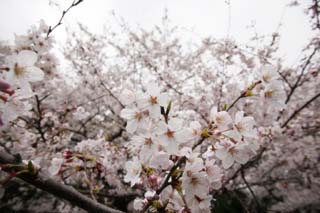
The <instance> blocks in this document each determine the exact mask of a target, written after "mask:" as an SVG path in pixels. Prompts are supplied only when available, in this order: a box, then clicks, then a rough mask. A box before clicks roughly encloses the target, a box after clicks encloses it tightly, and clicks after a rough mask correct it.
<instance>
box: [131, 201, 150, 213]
mask: <svg viewBox="0 0 320 213" xmlns="http://www.w3.org/2000/svg"><path fill="white" fill-rule="evenodd" d="M147 202H148V201H147V200H143V199H140V198H136V199H135V200H134V201H133V208H134V209H135V210H137V211H142V210H143V208H144V206H145V205H146V203H147Z"/></svg>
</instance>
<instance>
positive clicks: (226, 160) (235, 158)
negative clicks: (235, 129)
mask: <svg viewBox="0 0 320 213" xmlns="http://www.w3.org/2000/svg"><path fill="white" fill-rule="evenodd" d="M216 157H217V158H218V159H220V160H221V161H222V166H223V168H224V169H228V168H230V167H231V166H232V165H233V163H234V162H238V163H240V164H244V163H246V162H247V161H248V160H249V154H248V150H247V149H246V145H245V144H233V143H232V142H231V141H230V140H223V141H222V143H221V145H218V146H217V151H216Z"/></svg>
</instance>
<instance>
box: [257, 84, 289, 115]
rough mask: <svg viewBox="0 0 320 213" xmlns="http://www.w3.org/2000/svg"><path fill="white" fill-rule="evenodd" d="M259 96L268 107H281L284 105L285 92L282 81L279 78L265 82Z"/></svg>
mask: <svg viewBox="0 0 320 213" xmlns="http://www.w3.org/2000/svg"><path fill="white" fill-rule="evenodd" d="M260 97H261V98H262V100H263V101H264V103H265V104H266V105H267V106H268V107H270V108H279V109H283V108H285V106H286V104H285V100H286V93H285V91H284V89H283V87H282V82H281V81H279V80H275V81H272V82H271V83H269V84H267V85H266V86H265V88H264V90H262V91H261V93H260Z"/></svg>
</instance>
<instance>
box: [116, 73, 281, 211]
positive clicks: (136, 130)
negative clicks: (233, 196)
mask: <svg viewBox="0 0 320 213" xmlns="http://www.w3.org/2000/svg"><path fill="white" fill-rule="evenodd" d="M271 68H273V67H270V69H271ZM270 69H267V70H265V69H263V72H262V78H264V81H265V83H266V85H264V86H265V87H264V90H263V91H262V93H263V94H264V95H263V96H262V97H265V98H268V99H267V100H268V101H270V102H271V103H279V102H281V100H279V96H277V95H275V94H276V93H277V92H278V91H276V89H277V87H273V85H275V84H273V83H274V81H276V80H274V81H272V80H273V79H276V78H277V77H278V76H277V75H275V74H274V73H273V72H272V71H273V70H270ZM266 72H267V73H266ZM276 83H278V82H276ZM257 84H258V83H257ZM270 85H271V86H270ZM254 87H255V86H252V87H250V88H248V89H247V91H245V92H246V93H250V94H251V92H252V91H251V90H253V89H254ZM266 93H267V94H268V95H265V94H266ZM123 95H124V97H125V100H126V103H125V104H126V107H125V108H124V109H123V110H122V111H121V116H122V117H123V118H124V119H126V120H127V126H126V129H127V131H128V132H129V133H131V134H133V137H132V139H131V142H130V144H129V145H128V146H129V147H130V148H131V151H132V153H137V155H136V156H134V157H133V159H132V160H131V161H129V162H127V163H126V171H127V174H126V176H125V178H124V180H125V181H126V182H129V183H130V184H131V186H132V187H133V186H137V187H138V186H145V190H147V192H146V193H145V198H144V199H143V200H139V199H138V200H136V201H135V207H136V208H137V209H138V210H142V209H143V208H145V207H146V206H148V205H149V203H150V202H152V203H153V204H154V207H155V208H158V209H161V208H162V209H167V210H175V211H182V210H185V211H191V212H210V201H211V195H210V193H211V192H212V191H213V190H215V189H219V187H221V184H222V177H223V172H222V171H223V170H225V169H228V168H230V167H231V166H232V165H233V164H234V163H235V162H237V163H240V164H245V163H246V162H248V160H249V158H250V156H252V155H253V154H256V152H257V150H258V149H259V135H258V131H257V128H256V127H255V121H254V118H253V117H251V116H246V115H245V113H244V112H243V111H238V112H236V113H235V116H234V118H232V117H231V115H230V114H229V112H228V111H226V110H221V111H218V109H217V107H212V109H211V111H210V117H209V119H208V120H209V123H208V124H207V126H205V127H203V126H201V124H200V123H199V122H198V121H193V122H190V123H188V122H186V121H184V120H182V119H180V118H179V117H178V116H177V115H175V114H174V113H173V112H172V110H171V108H172V101H169V97H168V95H167V94H166V93H162V92H161V89H160V88H159V86H158V85H157V84H156V83H155V82H151V83H149V84H147V85H146V87H145V91H144V92H137V93H133V92H129V91H125V92H124V93H123ZM247 96H251V95H247ZM280 98H281V97H280ZM205 140H206V141H205ZM204 141H205V146H206V147H207V151H206V152H204V153H201V151H200V147H201V146H200V145H203V144H204V143H203V142H204ZM182 159H183V160H182ZM165 181H167V182H165ZM164 182H165V183H164ZM168 182H170V184H168ZM162 184H165V187H164V188H163V185H162Z"/></svg>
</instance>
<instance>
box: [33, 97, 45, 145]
mask: <svg viewBox="0 0 320 213" xmlns="http://www.w3.org/2000/svg"><path fill="white" fill-rule="evenodd" d="M35 98H36V107H37V112H38V119H37V123H36V129H37V130H38V132H39V134H40V137H41V139H42V141H43V142H44V143H45V142H46V138H45V136H44V134H45V132H44V130H43V129H42V125H41V122H42V119H43V118H42V110H41V100H44V99H45V98H42V99H41V100H40V99H39V97H38V95H36V96H35Z"/></svg>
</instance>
